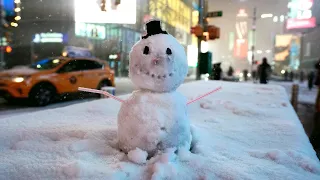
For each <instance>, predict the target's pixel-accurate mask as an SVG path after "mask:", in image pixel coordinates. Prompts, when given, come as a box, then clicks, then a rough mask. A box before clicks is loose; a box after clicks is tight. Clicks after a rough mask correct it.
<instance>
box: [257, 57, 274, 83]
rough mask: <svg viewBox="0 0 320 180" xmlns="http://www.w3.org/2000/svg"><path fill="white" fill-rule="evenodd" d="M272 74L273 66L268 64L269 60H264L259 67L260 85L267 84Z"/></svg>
mask: <svg viewBox="0 0 320 180" xmlns="http://www.w3.org/2000/svg"><path fill="white" fill-rule="evenodd" d="M270 73H271V66H270V65H269V64H268V60H267V58H265V57H264V58H263V59H262V64H260V65H259V67H258V75H259V78H260V84H267V83H268V80H269V75H270Z"/></svg>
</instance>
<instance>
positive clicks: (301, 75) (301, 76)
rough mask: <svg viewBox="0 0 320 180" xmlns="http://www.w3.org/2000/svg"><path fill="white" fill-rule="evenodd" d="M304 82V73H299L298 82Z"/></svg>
mask: <svg viewBox="0 0 320 180" xmlns="http://www.w3.org/2000/svg"><path fill="white" fill-rule="evenodd" d="M303 81H304V72H303V71H300V82H303Z"/></svg>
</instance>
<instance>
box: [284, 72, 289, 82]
mask: <svg viewBox="0 0 320 180" xmlns="http://www.w3.org/2000/svg"><path fill="white" fill-rule="evenodd" d="M288 75H289V73H288V71H287V70H286V71H285V72H284V80H285V81H288Z"/></svg>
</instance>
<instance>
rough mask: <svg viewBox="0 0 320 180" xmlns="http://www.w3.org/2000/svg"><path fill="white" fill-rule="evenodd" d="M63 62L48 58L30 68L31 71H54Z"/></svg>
mask: <svg viewBox="0 0 320 180" xmlns="http://www.w3.org/2000/svg"><path fill="white" fill-rule="evenodd" d="M63 62H65V60H63V59H56V58H48V59H43V60H41V61H38V62H36V63H34V64H32V65H31V66H30V68H32V69H37V70H48V69H54V68H56V67H58V66H59V65H60V64H61V63H63Z"/></svg>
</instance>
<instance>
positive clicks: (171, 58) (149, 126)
mask: <svg viewBox="0 0 320 180" xmlns="http://www.w3.org/2000/svg"><path fill="white" fill-rule="evenodd" d="M160 24H161V23H160V21H159V20H151V21H149V22H147V23H146V28H147V34H146V35H145V36H143V37H142V39H141V40H140V41H138V42H137V43H136V44H135V45H134V46H133V47H132V49H131V52H130V63H129V64H130V65H129V77H130V79H131V81H132V82H133V83H134V84H135V85H136V86H137V87H138V90H137V91H134V92H133V93H132V95H131V96H130V97H129V98H128V99H126V100H122V99H120V98H118V97H116V96H113V95H112V94H110V93H108V92H104V91H101V90H96V89H90V88H84V87H79V90H80V91H85V92H91V93H100V94H103V95H105V96H108V97H111V98H113V99H114V100H117V101H119V102H121V107H120V110H119V113H118V145H119V148H120V149H121V150H122V151H124V152H125V153H129V152H130V151H135V150H137V149H138V150H140V151H141V150H142V151H145V152H147V154H148V155H149V156H153V155H154V154H155V153H157V152H158V151H164V150H167V149H172V148H173V149H178V150H179V149H181V148H183V149H187V150H189V149H190V146H191V139H192V135H191V128H190V121H189V119H188V115H187V105H189V104H191V103H194V102H196V101H198V100H200V99H202V98H204V97H206V96H208V95H210V94H212V93H214V92H216V91H219V90H220V89H221V87H219V88H216V89H214V90H212V91H210V92H208V93H206V94H204V95H201V96H199V97H197V98H195V99H192V100H190V101H189V102H187V99H186V98H185V97H184V96H183V95H181V94H180V93H178V92H177V91H176V89H177V88H178V87H179V86H180V85H181V84H182V83H183V81H184V79H185V77H186V75H187V72H188V64H187V57H186V54H185V51H184V48H183V47H182V46H181V45H180V44H179V42H178V41H177V40H176V39H175V38H174V37H173V36H171V35H170V34H168V33H167V32H166V31H163V30H162V29H161V25H160Z"/></svg>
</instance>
